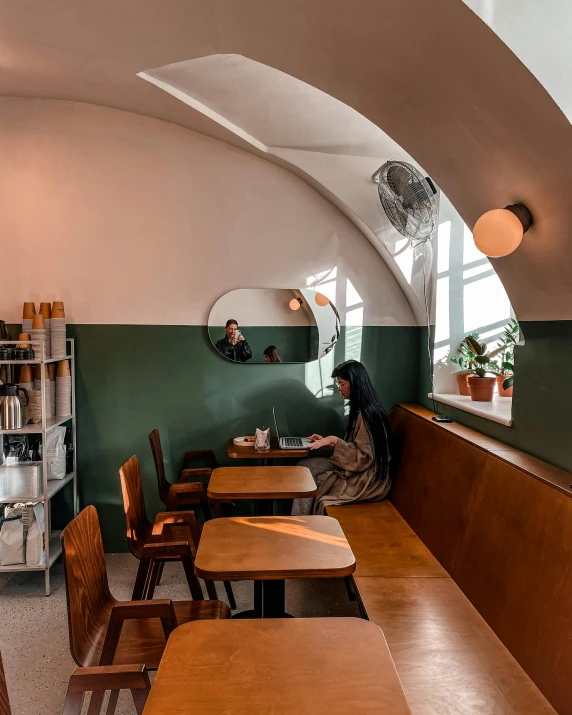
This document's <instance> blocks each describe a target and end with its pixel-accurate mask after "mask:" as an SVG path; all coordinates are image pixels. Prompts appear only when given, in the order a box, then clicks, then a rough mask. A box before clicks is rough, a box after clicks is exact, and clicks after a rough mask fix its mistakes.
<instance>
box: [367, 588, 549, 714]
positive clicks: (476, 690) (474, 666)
mask: <svg viewBox="0 0 572 715" xmlns="http://www.w3.org/2000/svg"><path fill="white" fill-rule="evenodd" d="M356 585H357V587H358V589H359V593H360V596H361V598H362V600H363V603H364V605H365V608H366V611H367V615H368V617H369V619H370V620H371V621H373V622H374V623H376V624H377V625H378V626H380V627H381V629H382V630H383V633H384V635H385V637H386V639H387V644H388V645H389V650H390V652H391V655H392V656H393V660H394V662H395V666H396V668H397V673H398V675H399V678H400V680H401V684H402V685H403V689H404V691H405V695H406V696H407V701H408V702H409V707H410V708H411V712H412V713H413V715H465V714H466V715H484V714H485V713H490V714H491V715H493V714H494V715H554V710H553V709H552V707H551V706H550V705H549V703H548V702H547V700H546V699H545V698H544V696H543V695H542V694H541V693H540V691H539V690H538V688H536V687H535V685H534V684H533V682H532V681H531V680H530V678H529V677H528V676H527V675H526V673H525V672H524V670H523V669H522V668H521V667H520V666H519V665H518V663H517V662H516V661H515V660H514V658H513V657H512V656H511V654H510V653H509V652H508V650H507V649H506V648H505V647H504V646H503V644H502V643H501V642H500V641H499V639H498V638H497V637H496V636H495V634H494V633H493V632H492V631H491V629H490V628H489V627H488V626H487V624H486V623H485V622H484V621H483V619H482V618H481V617H480V616H479V614H478V613H477V611H475V609H474V608H473V607H472V606H471V604H470V603H469V601H468V600H467V598H466V597H465V596H464V595H463V593H462V592H461V591H460V590H459V588H458V586H457V585H456V584H455V583H454V581H453V580H452V579H451V578H379V577H371V578H368V577H361V578H356Z"/></svg>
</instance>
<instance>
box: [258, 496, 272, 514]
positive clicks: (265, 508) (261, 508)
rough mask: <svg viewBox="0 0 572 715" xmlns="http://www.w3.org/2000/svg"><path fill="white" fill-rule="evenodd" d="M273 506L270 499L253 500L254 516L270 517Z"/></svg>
mask: <svg viewBox="0 0 572 715" xmlns="http://www.w3.org/2000/svg"><path fill="white" fill-rule="evenodd" d="M273 512H274V505H273V503H272V499H255V500H254V516H272V514H273Z"/></svg>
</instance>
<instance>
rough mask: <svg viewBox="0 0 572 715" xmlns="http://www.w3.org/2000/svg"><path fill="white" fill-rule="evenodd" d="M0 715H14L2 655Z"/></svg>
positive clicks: (0, 662) (0, 663)
mask: <svg viewBox="0 0 572 715" xmlns="http://www.w3.org/2000/svg"><path fill="white" fill-rule="evenodd" d="M0 715H12V711H11V710H10V702H9V701H8V688H7V687H6V676H5V675H4V666H3V665H2V654H1V653H0Z"/></svg>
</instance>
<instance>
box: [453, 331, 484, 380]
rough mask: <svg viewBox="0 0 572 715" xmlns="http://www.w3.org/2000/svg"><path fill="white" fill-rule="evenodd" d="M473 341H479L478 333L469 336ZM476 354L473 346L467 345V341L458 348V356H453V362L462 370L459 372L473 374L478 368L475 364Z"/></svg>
mask: <svg viewBox="0 0 572 715" xmlns="http://www.w3.org/2000/svg"><path fill="white" fill-rule="evenodd" d="M468 337H469V338H471V339H472V340H475V341H477V343H478V341H479V334H478V333H471V334H470V335H469V336H468ZM475 357H476V354H475V352H474V351H473V350H472V348H471V346H470V345H469V344H468V343H467V341H466V339H465V340H463V342H462V343H460V345H459V347H458V348H457V354H456V355H451V362H452V363H454V364H455V365H458V366H459V367H460V368H461V369H460V371H459V372H464V373H467V374H468V373H471V372H473V370H474V369H475V367H476V362H475Z"/></svg>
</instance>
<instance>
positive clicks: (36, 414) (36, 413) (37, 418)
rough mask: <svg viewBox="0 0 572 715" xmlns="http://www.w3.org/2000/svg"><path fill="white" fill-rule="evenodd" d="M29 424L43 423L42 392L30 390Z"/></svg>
mask: <svg viewBox="0 0 572 715" xmlns="http://www.w3.org/2000/svg"><path fill="white" fill-rule="evenodd" d="M28 400H29V401H30V402H29V405H28V422H33V423H34V424H40V422H41V421H42V391H41V390H30V391H29V392H28Z"/></svg>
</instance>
